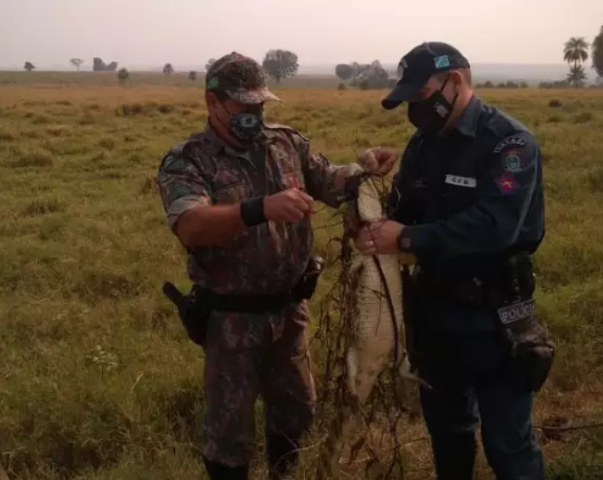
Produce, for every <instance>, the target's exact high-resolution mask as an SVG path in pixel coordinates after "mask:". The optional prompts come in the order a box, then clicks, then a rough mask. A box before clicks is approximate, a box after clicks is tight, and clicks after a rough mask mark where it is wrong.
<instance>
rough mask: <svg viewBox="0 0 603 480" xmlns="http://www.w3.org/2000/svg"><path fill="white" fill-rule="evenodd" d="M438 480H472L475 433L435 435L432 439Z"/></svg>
mask: <svg viewBox="0 0 603 480" xmlns="http://www.w3.org/2000/svg"><path fill="white" fill-rule="evenodd" d="M431 445H432V449H433V456H434V460H435V467H436V473H437V479H438V480H472V479H473V469H474V467H475V455H476V442H475V435H474V434H473V433H450V434H438V435H433V436H432V438H431Z"/></svg>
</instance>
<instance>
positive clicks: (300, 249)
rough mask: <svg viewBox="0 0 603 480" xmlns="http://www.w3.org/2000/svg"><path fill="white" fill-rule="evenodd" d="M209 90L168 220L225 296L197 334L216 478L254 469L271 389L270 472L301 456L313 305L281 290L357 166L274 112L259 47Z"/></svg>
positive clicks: (166, 193)
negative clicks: (257, 431)
mask: <svg viewBox="0 0 603 480" xmlns="http://www.w3.org/2000/svg"><path fill="white" fill-rule="evenodd" d="M205 99H206V103H207V108H208V123H207V125H206V128H205V129H204V130H203V131H202V132H201V133H199V134H195V135H192V136H191V137H190V138H189V139H188V140H187V141H186V142H184V143H183V144H180V145H177V146H175V147H173V148H172V149H171V150H170V151H169V152H168V154H167V155H166V156H165V158H164V159H163V161H162V163H161V166H160V168H159V175H158V183H159V189H160V192H161V198H162V200H163V205H164V208H165V211H166V216H167V223H168V225H169V226H170V228H171V229H172V230H173V232H174V233H175V234H176V235H177V236H178V238H179V239H180V241H181V242H182V244H183V245H184V246H185V247H186V249H187V250H188V252H189V261H188V272H189V276H190V279H191V280H192V281H193V282H194V284H195V285H196V286H198V287H201V288H204V289H207V290H209V291H211V292H212V295H213V297H212V298H213V299H214V300H212V302H214V301H215V299H216V298H218V299H219V302H218V303H216V304H215V305H220V306H219V307H216V308H214V307H212V309H211V311H210V312H209V313H208V315H207V319H206V325H207V328H206V332H205V335H204V337H203V340H202V341H200V342H198V343H200V344H201V345H202V346H203V348H204V351H205V364H204V368H205V371H204V382H205V400H206V409H205V417H204V422H203V432H202V433H203V450H202V451H203V457H204V462H205V466H206V469H207V471H208V474H209V476H210V477H211V478H212V479H215V478H220V479H229V478H232V479H246V478H248V465H249V461H250V457H251V455H252V451H253V450H252V447H253V445H252V442H253V439H254V404H255V401H256V398H257V396H258V395H261V396H262V399H263V401H264V413H265V424H266V440H267V455H268V462H269V467H270V470H271V478H273V479H278V478H283V476H284V475H285V473H286V472H287V471H288V470H289V469H290V468H291V467H292V465H294V464H295V462H296V460H297V457H296V454H295V452H294V450H296V449H297V448H298V445H299V441H300V438H301V436H302V435H303V434H304V433H305V432H306V431H307V429H308V427H309V426H310V424H311V422H312V419H313V413H314V412H313V408H314V402H315V390H314V385H313V379H312V375H311V372H310V360H309V357H308V353H307V351H306V348H307V347H306V342H305V332H306V328H307V325H308V322H309V314H308V308H307V305H306V303H305V301H304V300H299V299H294V300H293V301H290V302H289V303H286V304H285V305H283V306H282V307H279V308H273V309H272V311H270V309H269V307H270V306H271V305H272V304H273V302H278V301H281V300H278V299H276V300H275V297H270V295H275V294H276V297H278V296H279V294H278V292H283V291H285V290H288V289H291V288H294V287H295V285H296V284H297V283H298V282H299V280H300V279H301V278H303V277H304V273H305V272H306V269H307V265H308V264H309V261H310V259H311V250H312V246H313V235H312V228H311V223H310V217H311V215H312V214H313V213H314V207H313V199H317V200H319V201H322V202H324V203H325V204H327V205H330V206H332V207H337V206H339V205H340V203H341V202H342V201H343V200H344V199H345V198H344V186H345V183H346V179H347V178H348V172H349V170H348V167H347V166H345V165H333V164H331V163H330V162H329V161H328V160H327V159H326V158H325V157H324V156H322V155H320V154H315V153H312V152H311V151H310V143H309V141H308V139H307V138H305V137H304V136H302V135H301V134H300V133H299V132H298V131H297V130H295V129H293V128H290V127H286V126H280V125H267V124H265V123H264V121H263V105H264V102H266V101H270V100H276V101H279V99H278V98H277V97H276V96H275V95H274V94H272V93H271V92H270V91H269V90H268V88H267V86H266V80H265V76H264V73H263V71H262V69H261V67H260V66H259V65H258V64H257V62H255V61H254V60H252V59H250V58H247V57H244V56H242V55H240V54H238V53H236V52H233V53H231V54H229V55H226V56H224V57H222V58H220V59H219V60H217V61H216V62H215V63H214V64H213V65H212V67H211V69H210V70H209V71H208V72H207V77H206V93H205ZM396 160H397V153H396V152H395V150H391V149H385V148H376V149H371V150H368V151H367V152H365V153H364V154H363V155H362V156H361V158H360V159H359V160H358V161H359V163H361V164H363V165H365V166H366V168H367V169H369V170H372V171H374V172H376V173H385V172H387V171H389V170H390V169H391V168H392V166H393V164H394V163H395V161H396ZM281 297H282V295H281V296H280V297H279V298H281ZM264 307H265V308H264ZM280 460H283V461H280ZM277 461H278V462H277Z"/></svg>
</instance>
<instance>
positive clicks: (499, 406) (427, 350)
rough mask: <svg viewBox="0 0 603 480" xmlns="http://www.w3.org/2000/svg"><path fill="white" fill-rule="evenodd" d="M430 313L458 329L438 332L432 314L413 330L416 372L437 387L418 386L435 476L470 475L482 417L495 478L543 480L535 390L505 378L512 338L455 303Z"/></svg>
mask: <svg viewBox="0 0 603 480" xmlns="http://www.w3.org/2000/svg"><path fill="white" fill-rule="evenodd" d="M434 306H435V305H434V304H433V303H432V304H431V307H429V310H432V308H433V307H434ZM444 312H445V313H444ZM423 313H424V314H425V313H428V312H423ZM432 313H439V315H438V317H439V318H438V320H439V321H442V320H445V321H446V322H454V323H451V324H449V326H451V327H454V328H442V327H444V325H441V324H440V325H437V328H435V329H434V328H433V327H434V326H435V325H434V324H433V320H434V318H433V316H432V315H429V317H430V318H425V317H424V316H423V315H420V317H423V318H418V319H417V320H418V321H417V327H415V328H416V329H417V330H416V332H415V345H416V348H417V350H418V354H419V361H418V369H419V373H420V375H421V376H422V377H423V378H424V379H425V380H426V381H427V382H428V383H429V384H430V385H431V386H432V387H433V389H431V390H430V389H426V388H424V387H421V391H420V399H421V405H422V409H423V415H424V418H425V421H426V424H427V428H428V431H429V433H430V436H431V440H432V448H433V454H434V459H435V465H436V471H437V475H438V477H437V478H438V480H471V479H472V478H473V477H472V475H473V468H474V463H475V454H476V443H475V431H476V429H477V428H478V426H479V424H480V419H481V433H482V441H483V447H484V453H485V455H486V458H487V460H488V463H489V465H490V467H491V468H492V470H493V471H494V473H495V475H496V478H497V480H542V479H543V478H544V472H543V469H544V467H543V459H542V453H541V451H540V448H539V446H538V443H537V442H536V439H535V436H534V432H533V427H532V421H531V415H532V405H533V395H532V394H531V393H530V392H526V391H521V390H519V389H518V388H516V387H514V386H513V384H512V382H511V380H510V379H509V378H508V376H505V373H504V360H505V356H506V354H507V351H508V345H507V342H506V340H505V339H504V337H503V334H502V332H501V331H500V330H498V329H497V328H496V327H492V328H483V327H484V326H486V327H487V326H488V325H494V321H493V318H492V316H491V315H488V314H486V315H484V313H483V312H467V311H459V310H456V311H455V310H454V309H452V308H447V309H446V310H444V311H442V310H440V311H439V312H432ZM443 313H444V315H442V314H443ZM472 323H474V324H475V327H477V326H478V325H479V326H481V327H482V328H481V329H480V328H472Z"/></svg>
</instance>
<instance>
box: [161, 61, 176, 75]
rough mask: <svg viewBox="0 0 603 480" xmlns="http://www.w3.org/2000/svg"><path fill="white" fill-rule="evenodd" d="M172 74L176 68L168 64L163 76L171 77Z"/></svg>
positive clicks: (165, 66)
mask: <svg viewBox="0 0 603 480" xmlns="http://www.w3.org/2000/svg"><path fill="white" fill-rule="evenodd" d="M172 73H174V67H172V64H171V63H166V64H165V65H164V66H163V74H164V75H171V74H172Z"/></svg>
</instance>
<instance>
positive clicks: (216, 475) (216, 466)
mask: <svg viewBox="0 0 603 480" xmlns="http://www.w3.org/2000/svg"><path fill="white" fill-rule="evenodd" d="M203 463H205V470H206V471H207V474H208V475H209V478H210V479H211V480H249V466H243V467H228V466H226V465H222V464H220V463H215V462H210V461H209V460H208V459H207V458H205V457H203Z"/></svg>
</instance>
